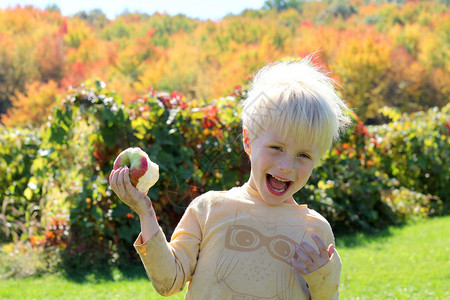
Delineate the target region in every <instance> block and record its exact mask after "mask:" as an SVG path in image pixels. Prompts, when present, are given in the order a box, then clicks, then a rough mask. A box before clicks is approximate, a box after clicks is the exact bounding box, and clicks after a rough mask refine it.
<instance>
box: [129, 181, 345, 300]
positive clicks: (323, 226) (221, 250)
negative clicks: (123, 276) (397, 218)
mask: <svg viewBox="0 0 450 300" xmlns="http://www.w3.org/2000/svg"><path fill="white" fill-rule="evenodd" d="M312 233H316V234H318V235H319V236H320V237H321V238H322V239H323V241H324V242H325V244H326V245H329V244H331V243H333V244H334V238H333V233H332V231H331V227H330V225H329V224H328V222H327V221H326V220H325V219H324V218H323V217H322V216H321V215H319V214H318V213H317V212H315V211H314V210H311V209H309V208H308V207H307V205H294V204H286V203H283V204H281V205H277V206H271V205H268V204H266V203H265V202H263V201H262V200H261V198H260V197H259V194H258V192H257V191H255V190H253V189H252V188H251V187H250V186H249V185H248V184H245V185H244V186H242V187H237V188H233V189H231V190H229V191H226V192H208V193H206V194H204V195H202V196H200V197H198V198H196V199H195V200H194V201H193V202H192V203H191V204H190V205H189V207H188V209H187V210H186V212H185V214H184V216H183V217H182V219H181V220H180V223H179V224H178V226H177V228H176V229H175V232H174V234H173V236H172V239H171V242H170V243H168V242H167V241H166V239H165V236H164V233H163V232H162V230H160V231H159V232H158V233H157V234H156V235H155V236H153V237H152V238H150V239H149V240H148V241H146V242H145V243H143V244H142V239H141V236H139V237H138V239H137V240H136V242H135V245H134V246H135V248H136V250H137V251H138V253H139V255H140V257H141V260H142V262H143V264H144V266H145V269H146V271H147V274H148V276H149V278H150V280H151V282H152V284H153V286H154V288H155V289H156V290H157V291H158V292H159V293H160V294H162V295H172V294H176V293H178V292H180V291H181V290H182V289H183V288H184V286H185V284H186V283H187V282H189V285H188V291H187V293H186V298H185V299H194V300H202V299H208V300H209V299H227V300H228V299H230V300H232V299H233V300H234V299H245V300H250V299H251V300H256V299H261V300H262V299H286V300H287V299H310V298H311V299H338V298H339V293H338V286H339V277H340V272H341V261H340V258H339V255H338V253H337V251H335V252H334V254H333V255H332V257H331V260H330V261H329V262H328V263H327V264H326V265H324V266H323V267H322V268H320V269H319V270H317V271H315V272H312V273H310V274H308V275H305V276H302V275H301V274H300V273H299V272H297V271H296V270H295V269H294V268H293V266H292V264H291V262H290V261H291V258H292V257H294V254H295V247H296V246H298V245H299V244H300V243H301V242H303V241H307V242H309V243H310V244H311V245H314V246H315V243H314V241H313V240H312V237H311V234H312Z"/></svg>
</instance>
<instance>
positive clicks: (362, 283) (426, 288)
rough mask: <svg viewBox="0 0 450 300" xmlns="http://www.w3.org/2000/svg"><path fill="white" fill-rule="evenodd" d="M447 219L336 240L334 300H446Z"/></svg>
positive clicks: (75, 292) (34, 291)
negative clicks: (337, 276)
mask: <svg viewBox="0 0 450 300" xmlns="http://www.w3.org/2000/svg"><path fill="white" fill-rule="evenodd" d="M449 247H450V217H442V218H434V219H428V220H423V221H420V222H417V223H414V224H411V225H407V226H404V227H393V228H390V229H389V230H386V231H383V232H381V233H379V234H377V235H365V234H357V235H353V236H346V237H341V238H338V239H337V248H338V250H339V254H340V256H341V258H342V261H343V270H342V275H341V287H340V293H341V297H340V299H450V293H449V288H448V287H447V286H448V285H449V283H450V260H449V259H450V257H449V256H450V255H449V253H450V249H449ZM128 297H138V298H145V299H174V300H175V299H184V293H181V294H179V295H177V296H173V297H169V298H164V297H161V296H159V295H158V294H156V292H154V290H153V288H152V286H151V284H150V282H149V281H148V280H147V279H146V278H139V277H137V278H133V279H127V278H123V277H121V275H120V274H118V273H117V274H115V279H114V280H113V281H95V280H87V281H86V282H84V283H77V282H73V281H69V280H67V279H65V278H64V277H62V276H57V275H49V276H44V277H40V278H26V279H21V280H13V279H3V280H0V299H61V298H64V299H124V298H128Z"/></svg>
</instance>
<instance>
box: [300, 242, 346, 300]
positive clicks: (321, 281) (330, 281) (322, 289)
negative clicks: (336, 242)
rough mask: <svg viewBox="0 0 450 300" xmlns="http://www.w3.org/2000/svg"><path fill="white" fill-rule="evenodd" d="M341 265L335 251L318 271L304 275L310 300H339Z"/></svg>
mask: <svg viewBox="0 0 450 300" xmlns="http://www.w3.org/2000/svg"><path fill="white" fill-rule="evenodd" d="M341 269H342V263H341V258H340V257H339V254H338V252H337V250H336V249H335V250H334V253H333V255H332V256H331V259H330V261H329V262H328V263H327V264H326V265H324V266H323V267H322V268H320V269H319V270H317V271H315V272H312V273H310V274H307V275H304V276H303V277H304V279H305V281H306V283H307V284H308V287H309V292H310V294H311V299H312V300H315V299H324V300H326V299H339V280H340V275H341Z"/></svg>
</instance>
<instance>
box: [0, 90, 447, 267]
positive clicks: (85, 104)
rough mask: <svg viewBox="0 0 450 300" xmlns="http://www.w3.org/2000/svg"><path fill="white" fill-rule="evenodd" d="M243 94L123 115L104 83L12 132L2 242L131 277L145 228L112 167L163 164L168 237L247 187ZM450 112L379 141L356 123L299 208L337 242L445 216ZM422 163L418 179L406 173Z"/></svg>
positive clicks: (1, 192) (3, 160)
mask: <svg viewBox="0 0 450 300" xmlns="http://www.w3.org/2000/svg"><path fill="white" fill-rule="evenodd" d="M245 93H246V91H245V89H242V88H240V87H236V90H235V94H234V95H232V96H230V97H226V98H221V99H214V100H210V101H198V100H193V101H189V102H187V101H186V99H185V98H184V97H183V95H181V94H177V93H176V92H173V93H171V94H167V93H157V92H155V91H149V93H148V94H146V95H144V96H143V97H141V98H140V99H137V100H136V101H134V102H133V103H131V104H130V105H128V106H127V107H125V106H124V104H123V102H122V99H121V97H120V96H119V95H118V94H116V93H113V92H111V91H109V90H108V89H107V88H106V86H105V85H104V84H103V83H102V82H87V83H86V84H85V85H82V86H80V87H77V88H73V89H70V90H69V91H68V93H67V95H66V97H65V98H64V99H63V101H62V102H61V104H60V105H59V106H58V107H56V108H55V109H54V111H53V114H52V116H51V118H49V121H48V122H47V124H46V125H45V126H43V127H42V128H41V129H40V130H27V129H20V130H19V129H6V128H3V132H2V134H0V135H1V136H0V141H1V145H2V147H1V149H0V154H1V155H0V201H1V208H2V211H1V215H0V217H1V222H0V226H1V228H2V230H1V232H2V233H1V235H0V242H2V243H6V242H17V241H18V240H22V241H28V242H30V243H32V244H33V245H35V246H42V247H47V248H48V247H53V248H52V249H58V251H60V252H61V253H62V255H61V266H62V267H63V268H64V269H65V270H66V272H67V274H71V275H76V274H81V275H82V274H87V273H89V272H91V271H96V270H102V271H103V272H104V273H106V274H111V272H110V268H112V267H118V268H120V269H122V270H123V271H126V266H127V265H129V263H130V262H131V263H133V262H137V259H138V258H137V256H136V255H135V251H134V250H133V249H132V242H133V239H134V238H135V237H136V236H137V234H138V232H139V222H137V220H136V218H137V216H136V215H135V214H134V213H133V212H132V211H131V210H130V209H129V208H128V207H127V206H126V205H124V204H123V203H121V202H120V201H119V199H118V198H117V197H116V196H115V194H114V193H113V192H112V191H111V189H110V188H109V186H108V176H109V173H110V171H111V169H112V162H113V160H114V158H115V157H116V156H117V155H118V154H119V153H120V152H121V151H122V150H124V149H126V148H128V147H131V146H134V147H136V146H138V147H141V148H142V149H143V150H144V151H146V152H147V153H148V154H149V156H150V158H151V159H152V160H153V161H155V162H156V163H158V164H159V166H160V180H159V181H158V183H157V184H156V185H155V186H154V187H153V188H152V189H151V190H150V191H149V196H150V197H151V199H152V200H153V201H154V206H155V210H156V212H157V215H158V218H159V222H160V224H161V226H162V227H163V229H164V230H165V232H166V233H167V235H168V236H170V234H171V233H172V231H173V229H174V227H175V225H176V224H177V222H178V220H179V218H180V217H181V215H182V213H183V212H184V209H185V208H186V206H187V205H188V204H189V202H190V201H191V200H192V199H194V198H195V197H196V196H197V195H200V194H201V193H203V192H205V191H207V190H223V189H229V188H231V187H233V186H236V185H240V184H242V183H244V182H245V181H246V180H247V178H248V176H249V170H250V167H249V160H248V158H247V157H246V154H245V152H243V150H242V145H241V129H240V121H239V110H240V108H239V102H240V100H241V99H242V97H244V96H245ZM448 108H449V106H446V107H445V108H443V109H442V110H429V111H427V112H424V113H420V114H417V115H413V116H407V115H403V116H402V117H401V118H397V119H394V120H393V122H392V123H389V124H387V125H383V126H379V127H371V128H369V129H367V128H366V127H365V126H364V125H363V124H362V122H361V121H359V120H358V119H357V117H356V116H355V122H354V126H353V127H352V128H350V129H349V131H348V133H347V135H346V136H345V137H344V138H343V140H342V141H341V142H340V143H339V144H337V145H335V147H334V150H332V151H330V153H329V154H328V156H327V157H326V158H325V159H324V160H323V162H322V164H321V165H320V166H319V167H318V168H317V169H316V170H315V171H314V173H313V175H312V177H311V179H310V181H309V182H308V184H307V185H306V187H305V188H304V189H302V190H301V191H300V192H299V193H298V194H297V195H296V200H297V201H298V202H301V203H305V202H306V203H308V205H310V206H311V207H313V208H315V209H317V210H318V211H319V212H321V213H322V214H323V215H324V216H325V217H326V218H327V219H328V220H329V221H330V223H331V224H332V226H333V227H334V229H335V231H337V232H338V233H339V232H342V231H356V230H376V229H377V228H382V227H384V226H386V225H389V224H393V223H398V222H401V221H403V220H405V219H406V218H408V216H411V215H420V216H426V215H432V214H440V213H442V212H443V208H442V206H443V202H444V203H445V201H446V199H445V197H446V195H447V194H448V191H447V190H446V188H447V187H446V186H445V184H440V183H441V182H448V176H449V173H448V170H447V169H445V168H443V166H445V165H446V159H447V157H448V156H449V138H448V135H449V121H448V117H446V115H448ZM385 111H386V113H391V114H392V111H391V110H388V109H386V110H385ZM411 120H415V121H414V122H416V123H417V125H414V126H411V125H410V123H411V122H413V121H411ZM419 120H422V123H424V124H425V125H426V126H422V125H420V124H422V123H420V122H419ZM430 120H432V121H430ZM408 122H410V123H408ZM399 126H403V127H402V128H404V131H406V132H407V134H409V135H406V138H407V139H409V140H408V142H405V141H403V140H402V133H401V132H398V131H397V128H398V127H399ZM419 130H421V131H420V133H419ZM411 135H414V137H416V139H411V137H410V136H411ZM403 138H405V137H403ZM406 144H410V145H409V146H406ZM427 147H428V148H427ZM426 149H430V151H428V150H427V151H421V150H426ZM431 149H434V150H435V151H432V150H431ZM419 150H420V151H419ZM414 157H417V159H419V160H420V161H421V163H419V165H420V166H421V167H420V168H411V167H410V165H409V164H408V161H407V160H406V159H410V158H411V159H413V158H414ZM404 161H405V162H404ZM422 165H423V167H422ZM439 167H440V168H439ZM425 172H427V173H425ZM426 174H429V176H428V177H427V175H426ZM430 177H433V178H432V179H429V180H428V181H427V178H430ZM445 180H446V181H445ZM424 183H425V184H424ZM418 185H419V186H418ZM439 197H440V198H439Z"/></svg>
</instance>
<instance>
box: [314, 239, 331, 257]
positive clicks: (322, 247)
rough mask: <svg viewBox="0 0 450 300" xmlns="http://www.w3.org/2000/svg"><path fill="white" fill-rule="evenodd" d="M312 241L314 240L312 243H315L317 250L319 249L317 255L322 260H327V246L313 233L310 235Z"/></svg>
mask: <svg viewBox="0 0 450 300" xmlns="http://www.w3.org/2000/svg"><path fill="white" fill-rule="evenodd" d="M311 237H312V239H313V240H314V243H316V245H317V248H318V249H319V255H320V257H322V258H329V256H328V252H327V246H326V245H325V243H324V242H323V240H322V239H321V238H320V236H318V235H317V234H315V233H313V234H312V235H311Z"/></svg>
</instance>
